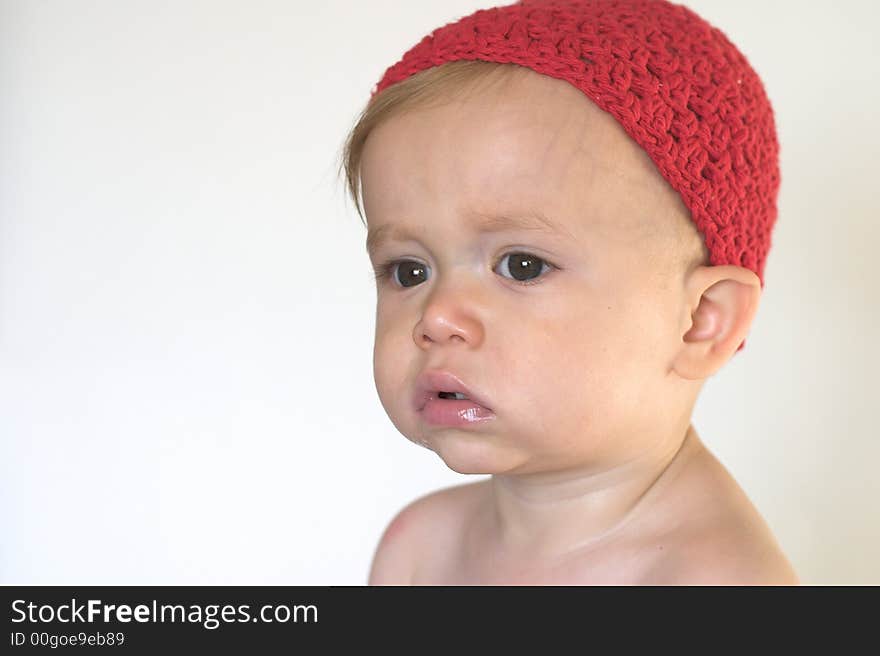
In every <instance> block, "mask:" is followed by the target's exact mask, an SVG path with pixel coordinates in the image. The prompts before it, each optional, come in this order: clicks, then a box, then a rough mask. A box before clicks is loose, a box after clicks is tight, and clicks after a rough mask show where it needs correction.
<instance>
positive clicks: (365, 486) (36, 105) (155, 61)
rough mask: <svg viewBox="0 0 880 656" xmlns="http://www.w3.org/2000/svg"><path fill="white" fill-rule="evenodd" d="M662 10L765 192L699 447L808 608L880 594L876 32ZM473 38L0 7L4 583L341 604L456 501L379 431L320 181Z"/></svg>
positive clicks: (394, 0) (796, 19)
mask: <svg viewBox="0 0 880 656" xmlns="http://www.w3.org/2000/svg"><path fill="white" fill-rule="evenodd" d="M502 4H503V3H502ZM686 4H687V6H689V7H691V8H692V9H694V10H695V11H697V13H699V14H700V15H702V16H703V17H704V18H706V19H707V20H709V21H710V22H711V23H712V24H713V25H716V26H718V27H720V28H721V29H722V30H723V31H724V32H725V33H726V34H727V35H728V36H729V37H730V38H731V39H732V40H733V42H734V43H735V44H737V46H738V47H739V48H740V49H741V50H742V52H743V53H744V54H745V55H746V57H747V58H748V59H749V61H751V62H752V64H753V66H754V67H755V69H756V70H757V71H758V73H759V75H761V77H762V79H763V80H764V83H765V86H766V88H767V91H768V94H769V95H770V98H771V101H772V102H773V105H774V109H775V112H776V117H777V125H778V129H779V137H780V142H781V157H782V178H783V181H782V189H781V193H780V199H779V209H780V214H779V220H778V223H777V226H776V230H775V232H774V235H773V248H772V250H771V252H770V255H769V259H768V263H767V268H766V271H765V280H766V287H765V291H764V296H763V299H762V303H761V307H760V310H759V313H758V316H757V318H756V321H755V323H754V325H753V329H752V331H751V333H750V334H749V337H748V339H747V346H746V349H745V350H744V351H743V352H742V353H740V354H739V355H737V356H736V357H735V358H734V359H733V360H732V361H731V362H730V364H729V365H728V366H726V367H725V368H724V369H723V370H722V371H721V372H720V373H719V374H718V375H717V376H716V377H714V378H713V379H711V380H710V381H709V382H708V383H707V385H706V387H705V388H704V391H703V394H702V396H701V398H700V400H699V402H698V404H697V408H696V411H695V415H694V424H695V426H696V428H697V430H698V431H699V433H700V435H701V436H702V438H703V440H704V441H705V442H706V443H707V445H708V446H709V447H710V449H712V450H713V451H714V452H715V453H716V454H717V455H718V456H719V458H720V459H721V460H722V462H724V463H725V465H726V466H727V467H728V468H729V469H730V471H731V472H732V473H733V474H734V476H735V477H736V478H737V480H738V481H739V482H740V484H741V485H742V486H743V488H744V489H745V490H746V492H747V493H748V494H749V496H750V497H751V498H752V500H753V501H754V503H755V504H756V506H757V507H758V508H759V510H760V511H761V512H762V513H763V514H764V516H765V517H766V518H767V520H768V522H769V523H770V525H771V527H772V528H773V530H774V531H775V533H776V535H777V537H778V538H779V541H780V543H781V544H782V546H783V548H784V550H785V551H786V552H787V553H788V554H789V556H790V558H791V560H792V561H793V563H794V565H795V567H796V569H797V570H798V572H799V574H800V575H801V577H802V579H803V580H804V581H805V582H807V583H880V558H878V556H877V554H878V553H880V512H878V499H880V482H878V481H880V479H878V476H877V465H878V462H880V439H878V438H880V435H878V433H880V431H878V428H877V423H876V422H877V410H876V409H877V383H876V374H877V371H878V368H880V361H878V360H880V358H878V345H877V336H878V327H877V323H878V321H877V319H878V300H880V299H878V291H877V289H878V282H880V280H878V279H880V276H878V274H877V266H878V265H877V264H876V259H877V244H878V243H880V222H878V219H877V217H878V209H880V208H878V202H877V191H878V181H877V171H878V167H877V161H878V159H877V158H878V154H880V148H878V144H880V138H878V129H877V120H876V117H877V112H878V106H880V102H878V101H880V94H878V86H880V85H878V80H880V57H878V51H877V49H876V39H875V35H876V34H875V33H876V25H877V24H878V19H880V13H878V9H877V4H876V3H875V2H871V1H867V0H866V1H864V2H856V1H853V0H849V1H848V2H847V1H844V2H840V3H837V4H834V5H832V4H829V3H812V2H800V1H797V2H796V1H794V0H787V1H784V2H783V1H778V2H767V1H766V0H748V1H745V0H741V1H739V2H736V3H732V2H726V1H722V0H691V1H690V2H687V3H686ZM490 6H493V5H492V4H491V3H487V2H477V1H474V0H443V1H439V0H437V1H434V2H429V1H426V0H423V1H413V2H400V1H399V0H385V1H377V0H370V2H362V1H361V0H322V1H321V2H295V1H294V2H284V1H281V0H277V1H268V0H263V1H259V2H255V1H252V0H249V1H248V2H244V1H240V2H231V1H224V2H218V1H214V0H212V1H207V0H206V1H202V2H197V1H186V2H184V1H180V0H176V1H174V2H167V1H164V2H159V1H157V0H149V1H136V2H135V1H119V0H104V1H98V0H83V1H79V2H73V1H70V2H63V1H55V2H48V1H37V0H18V1H9V0H4V1H2V2H0V582H2V583H39V584H42V583H58V584H164V583H167V584H185V583H192V584H304V585H305V584H362V583H365V582H366V578H367V572H368V569H369V564H370V560H371V558H372V554H373V550H374V548H375V546H376V542H377V541H378V539H379V536H380V535H381V532H382V530H383V529H384V527H385V525H386V524H387V522H388V520H389V519H390V518H391V517H392V516H393V515H394V513H396V512H397V511H398V510H399V509H400V508H401V507H403V506H404V505H405V504H406V503H408V502H409V501H411V500H413V499H414V498H415V497H417V496H420V495H422V494H424V493H427V492H429V491H432V490H435V489H437V488H439V487H444V486H448V485H454V484H457V483H461V482H465V481H469V480H475V479H474V478H473V477H469V476H464V475H460V474H457V473H455V472H453V471H451V470H449V469H448V468H446V466H445V465H444V464H443V462H442V461H441V460H440V459H439V458H438V457H437V456H436V455H435V454H432V453H430V452H429V451H427V450H425V449H421V448H419V447H417V446H415V445H413V444H412V443H410V442H408V441H407V440H406V439H405V438H403V437H402V436H401V435H400V434H399V433H398V432H397V431H396V429H395V428H394V426H393V425H392V424H391V422H390V420H389V419H388V417H387V416H386V415H385V413H384V410H383V409H382V407H381V405H380V402H379V399H378V395H377V394H376V391H375V387H374V383H373V378H372V343H373V334H374V333H373V331H374V320H375V290H374V283H373V280H372V277H371V271H370V267H369V260H368V259H367V256H366V254H365V252H364V245H363V244H364V238H365V230H364V228H363V226H362V225H361V223H360V221H359V219H358V217H357V214H356V212H355V210H354V208H353V206H352V205H351V203H350V202H349V201H347V200H346V199H345V195H344V185H343V182H342V179H341V178H337V175H336V173H337V167H338V164H339V161H340V160H339V157H340V148H341V146H342V142H343V139H344V138H345V135H346V133H347V131H348V129H349V128H350V127H351V126H352V125H353V123H354V120H355V118H356V116H357V114H358V112H359V111H360V110H361V109H362V107H363V106H364V104H365V103H366V101H367V100H368V98H369V92H370V90H371V89H372V87H373V85H374V84H375V83H376V82H378V80H379V79H380V78H381V76H382V74H383V73H384V71H385V69H386V68H387V67H388V66H390V65H391V64H393V63H394V62H396V61H397V60H398V59H399V58H400V57H401V56H402V54H403V53H404V52H405V51H406V50H407V49H408V48H409V47H411V46H412V45H414V44H415V43H416V42H418V41H419V40H420V39H421V38H422V37H423V36H424V35H426V34H428V33H429V32H430V31H431V30H432V29H434V28H436V27H439V26H441V25H443V24H445V23H448V22H451V21H453V20H456V19H458V18H460V17H461V16H464V15H466V14H470V13H471V12H473V11H475V10H476V9H480V8H487V7H490Z"/></svg>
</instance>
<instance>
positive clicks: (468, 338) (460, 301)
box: [413, 288, 485, 349]
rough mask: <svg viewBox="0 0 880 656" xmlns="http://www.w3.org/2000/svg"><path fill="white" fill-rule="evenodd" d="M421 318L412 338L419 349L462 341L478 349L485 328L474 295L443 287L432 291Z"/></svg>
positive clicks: (461, 342) (460, 342)
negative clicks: (478, 313)
mask: <svg viewBox="0 0 880 656" xmlns="http://www.w3.org/2000/svg"><path fill="white" fill-rule="evenodd" d="M434 292H435V293H434V295H432V297H431V298H430V299H429V301H428V304H427V306H425V310H424V312H423V313H422V318H421V320H420V321H419V322H418V323H416V325H415V327H414V328H413V341H414V342H415V343H416V346H418V347H419V348H421V349H429V348H436V347H437V345H440V344H465V345H468V346H470V347H471V348H477V347H479V346H480V344H482V343H483V338H484V334H485V330H484V328H483V323H482V321H481V320H480V319H479V317H478V316H477V308H476V307H475V303H474V301H473V297H472V296H471V297H469V296H468V295H467V294H463V293H461V290H459V291H458V292H456V291H454V290H452V289H449V288H446V289H443V290H441V289H440V288H438V289H435V290H434Z"/></svg>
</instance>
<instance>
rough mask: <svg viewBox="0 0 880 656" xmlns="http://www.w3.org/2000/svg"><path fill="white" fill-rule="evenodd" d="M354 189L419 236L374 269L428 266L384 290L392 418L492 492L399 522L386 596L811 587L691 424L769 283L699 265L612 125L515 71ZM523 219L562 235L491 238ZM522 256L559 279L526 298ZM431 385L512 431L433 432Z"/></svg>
mask: <svg viewBox="0 0 880 656" xmlns="http://www.w3.org/2000/svg"><path fill="white" fill-rule="evenodd" d="M361 175H362V185H363V198H364V208H365V213H366V216H367V219H368V227H369V229H370V230H371V231H373V230H375V229H376V228H379V227H383V226H396V227H402V228H407V229H409V230H410V232H411V233H412V234H413V235H416V236H417V238H416V239H413V240H407V241H403V242H399V241H392V242H386V243H384V244H383V245H382V246H381V247H380V248H379V249H377V250H376V251H375V252H373V253H371V254H370V257H371V262H372V263H373V265H374V267H376V268H380V267H381V266H382V264H383V263H385V262H387V261H388V260H407V261H409V262H410V263H411V264H412V263H413V262H414V263H417V264H421V265H423V266H424V268H425V271H426V275H425V276H424V278H423V281H422V282H420V283H419V284H417V285H414V286H412V287H402V286H400V285H399V284H398V282H396V281H395V280H394V278H393V277H385V278H382V279H380V280H378V281H377V311H376V338H375V345H374V360H373V364H374V378H375V382H376V388H377V391H378V394H379V398H380V400H381V402H382V405H383V407H384V408H385V410H386V412H387V414H388V416H389V418H390V419H391V421H392V422H393V423H394V425H395V427H396V428H397V429H398V430H399V431H400V432H401V433H402V434H403V435H404V436H406V437H407V438H408V439H410V440H412V441H413V442H415V443H417V444H421V445H422V446H425V447H426V448H428V449H430V450H432V451H433V452H435V453H436V454H437V455H438V456H439V457H440V458H441V459H442V460H443V461H444V462H445V463H446V465H447V466H449V467H450V468H451V469H453V470H454V471H456V472H460V473H465V474H489V475H490V477H489V478H488V479H485V480H482V481H480V482H478V483H474V484H470V485H464V486H457V487H455V488H449V489H446V490H441V491H438V492H436V493H433V494H431V495H428V496H426V497H424V498H422V499H419V500H417V501H415V502H413V503H412V504H410V505H409V506H408V507H407V508H405V509H404V510H403V511H401V513H399V514H398V516H397V517H395V519H394V520H393V521H392V522H391V524H390V525H389V527H388V529H387V530H386V532H385V534H384V535H383V537H382V540H381V542H380V545H379V547H378V549H377V553H376V556H375V557H374V563H373V567H372V571H371V575H370V582H371V583H451V582H457V583H489V582H500V583H504V582H511V583H513V582H517V583H547V582H549V583H583V582H594V583H688V582H696V583H701V582H712V583H714V582H723V583H740V582H757V583H764V582H768V583H794V582H796V576H795V574H794V571H793V570H792V569H791V566H790V564H789V563H788V561H787V560H786V559H785V556H784V555H783V554H782V552H781V550H780V549H779V547H778V545H777V544H776V542H775V540H774V538H773V536H772V534H771V532H770V530H769V528H768V527H767V525H766V523H765V522H764V521H763V519H762V518H761V516H760V515H759V514H758V512H757V511H756V510H755V508H754V507H753V506H752V504H751V503H750V502H749V500H748V499H747V498H746V496H745V494H744V493H743V492H742V490H741V489H740V487H739V486H738V485H737V484H736V482H735V481H734V480H733V478H732V477H731V476H730V474H729V473H728V472H727V471H726V470H725V469H724V467H723V466H722V465H721V464H720V463H719V462H718V461H717V460H716V459H715V458H714V456H712V455H711V454H710V453H709V452H708V450H707V449H706V448H705V446H704V445H703V444H702V442H701V441H700V439H699V437H698V435H697V433H696V431H695V430H694V428H693V426H692V425H691V423H690V417H691V414H692V410H693V406H694V403H695V401H696V398H697V395H698V394H699V391H700V389H701V387H702V385H703V383H704V381H705V379H706V378H708V377H709V376H710V375H712V374H713V373H714V372H715V371H717V370H718V369H719V368H720V367H721V366H723V365H724V364H725V363H726V362H727V361H728V360H729V359H730V358H731V357H732V355H733V354H734V352H735V351H736V348H737V347H738V345H739V344H740V343H741V342H742V340H743V339H744V338H745V336H746V334H747V331H748V329H749V326H750V325H751V322H752V319H753V317H754V314H755V312H756V311H757V306H758V303H759V299H760V293H761V287H760V281H759V279H758V277H757V276H756V275H755V274H754V273H753V272H752V271H749V270H747V269H744V268H741V267H735V266H703V265H701V264H697V263H694V262H691V261H690V260H689V259H688V258H687V257H683V255H687V253H691V252H694V244H696V245H697V246H698V247H701V241H700V239H699V235H697V234H696V233H695V231H694V230H693V228H692V227H690V224H689V223H687V220H686V219H687V210H686V208H684V206H683V205H682V203H681V199H680V198H679V196H678V195H677V193H676V192H675V191H674V190H673V189H672V188H671V187H670V186H669V185H668V183H667V182H666V181H665V180H664V179H663V178H662V176H660V174H659V173H658V172H657V170H656V168H655V167H654V165H653V163H652V162H651V161H650V159H649V158H648V156H647V154H646V153H645V152H644V151H643V150H642V149H641V148H640V147H639V146H638V145H637V144H636V143H635V142H634V141H632V139H631V138H630V137H629V136H628V135H627V134H626V133H625V131H624V130H623V129H622V127H620V125H619V124H618V123H617V122H616V121H615V119H614V118H613V117H612V116H610V115H608V114H606V113H605V112H603V111H601V110H600V109H599V108H598V107H597V106H596V105H594V104H593V103H592V101H590V100H589V99H588V98H586V97H585V96H584V95H583V94H582V93H581V92H580V91H578V90H577V89H575V88H574V87H572V86H571V85H569V84H568V83H566V82H563V81H561V80H555V79H553V78H550V77H547V76H543V75H539V74H537V73H534V72H533V71H530V70H528V69H522V72H521V73H517V74H516V75H513V76H511V77H509V78H508V79H506V80H505V82H504V84H498V85H485V86H484V87H483V88H481V89H480V90H479V93H470V94H462V95H461V96H459V97H456V98H454V99H452V100H449V101H448V102H445V103H443V104H439V105H434V106H430V107H422V108H419V109H417V110H414V111H407V112H405V113H402V114H398V115H396V116H394V117H392V118H391V119H389V120H388V121H387V122H385V123H383V124H381V125H379V126H378V127H377V128H375V130H374V131H373V132H372V133H371V134H370V136H369V138H368V140H367V142H366V145H365V148H364V153H363V160H362V169H361ZM529 210H536V211H540V212H542V213H543V214H544V216H546V217H548V218H549V219H550V220H552V221H553V222H554V223H555V224H556V225H557V226H558V230H557V231H556V232H554V233H546V232H539V231H534V230H513V231H502V232H487V233H481V232H478V231H477V230H476V225H477V217H478V216H479V215H480V213H482V214H483V215H485V214H505V215H519V214H522V213H523V212H526V211H529ZM682 225H685V226H688V227H687V230H683V229H682ZM512 252H526V253H529V254H532V255H535V256H537V257H539V258H541V260H543V261H544V262H546V263H548V264H549V265H550V268H549V270H548V269H544V270H543V272H542V274H541V275H540V277H538V278H536V279H535V281H536V284H532V285H523V284H522V283H520V282H518V281H517V280H516V279H515V278H513V277H512V275H511V273H510V271H511V270H512V261H511V258H505V257H504V256H505V255H507V254H510V253H512ZM696 252H697V253H699V251H696ZM505 264H510V265H511V269H507V268H506V267H505ZM401 277H404V276H401ZM428 368H434V369H444V370H448V371H450V372H452V373H454V374H456V375H458V376H459V377H460V378H461V379H462V380H463V381H464V382H465V384H467V385H468V386H470V387H471V388H472V389H473V390H474V391H475V394H477V395H479V396H482V397H483V398H484V399H486V401H487V405H489V406H490V407H491V408H492V410H493V411H494V413H495V415H496V416H495V418H494V419H492V420H491V421H488V422H484V423H483V424H480V425H479V426H477V427H473V428H468V429H448V428H437V427H432V426H430V425H427V424H426V423H425V422H424V421H423V420H422V419H421V417H420V416H419V415H418V414H417V413H416V412H415V410H414V408H413V407H412V405H411V398H412V394H413V390H414V386H415V381H416V378H417V376H418V375H419V374H420V373H421V372H422V371H423V370H425V369H428Z"/></svg>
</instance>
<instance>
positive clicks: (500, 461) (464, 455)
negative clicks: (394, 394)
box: [419, 430, 525, 474]
mask: <svg viewBox="0 0 880 656" xmlns="http://www.w3.org/2000/svg"><path fill="white" fill-rule="evenodd" d="M493 442H494V440H493V439H492V437H491V436H490V435H488V434H486V433H468V432H467V431H456V430H449V431H436V432H434V433H433V434H431V435H430V436H425V437H424V439H421V440H420V441H419V444H421V445H422V446H424V447H426V448H428V449H430V450H431V451H433V452H434V453H436V454H437V455H438V456H440V459H441V460H443V462H444V463H446V466H447V467H449V468H450V469H451V470H452V471H454V472H458V473H459V474H505V473H509V472H511V471H512V470H515V469H517V468H518V467H520V466H521V465H523V464H524V460H525V459H524V458H523V454H521V453H518V452H517V451H515V450H511V449H509V448H503V447H499V446H498V445H497V444H494V443H493Z"/></svg>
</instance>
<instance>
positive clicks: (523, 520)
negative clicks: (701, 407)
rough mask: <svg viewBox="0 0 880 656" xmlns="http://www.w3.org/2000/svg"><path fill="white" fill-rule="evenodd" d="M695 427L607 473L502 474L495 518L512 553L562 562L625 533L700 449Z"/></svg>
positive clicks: (493, 499) (496, 481)
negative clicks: (657, 493)
mask: <svg viewBox="0 0 880 656" xmlns="http://www.w3.org/2000/svg"><path fill="white" fill-rule="evenodd" d="M699 447H700V444H699V437H698V436H697V435H696V432H695V431H694V429H693V426H688V428H687V429H686V430H685V431H683V432H681V433H679V434H678V435H677V436H672V437H671V438H669V439H667V440H660V441H658V442H657V443H656V445H655V446H654V447H653V448H652V449H651V450H649V451H648V452H646V453H644V454H641V455H640V456H639V457H638V458H637V459H633V460H629V461H627V462H625V463H622V464H619V465H616V466H614V467H613V468H609V469H605V470H602V471H598V472H597V471H595V470H594V469H593V470H590V471H589V472H587V471H585V470H568V471H565V472H549V473H548V472H542V473H539V474H524V475H507V474H504V475H499V474H495V475H493V476H492V478H491V479H490V481H489V490H490V492H489V499H490V516H491V518H492V519H491V520H490V521H491V522H492V523H493V524H494V527H495V531H494V533H495V535H496V536H497V539H498V541H499V545H498V546H499V548H500V549H501V551H502V552H504V553H509V554H529V555H530V556H531V557H536V558H545V559H555V558H563V557H565V556H566V555H568V554H571V553H572V552H575V551H578V550H582V549H588V548H590V547H592V546H596V545H598V544H599V543H601V542H604V541H606V540H607V539H609V538H611V537H613V536H615V535H619V534H620V533H621V532H622V531H623V529H624V528H625V527H626V526H628V525H629V524H631V523H632V522H633V521H634V520H635V519H636V518H637V517H640V516H643V514H644V510H645V508H646V507H648V506H650V502H651V501H652V499H653V496H654V495H653V494H652V493H653V492H655V491H656V490H657V489H658V488H659V487H660V486H661V485H662V484H663V483H664V482H665V481H666V480H667V479H669V478H671V477H672V476H673V475H674V473H675V471H677V469H679V468H680V466H681V464H682V463H683V462H684V461H685V460H686V459H687V458H688V457H689V456H690V455H692V454H693V452H694V451H695V449H697V448H699Z"/></svg>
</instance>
